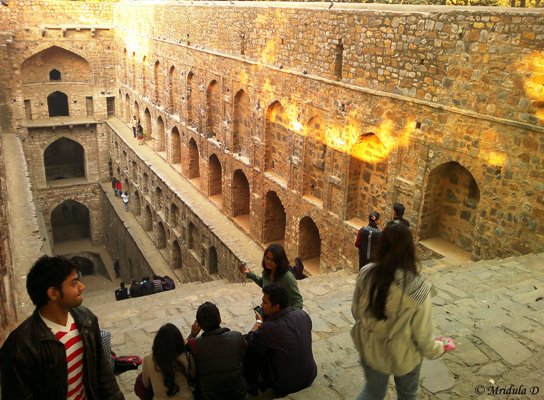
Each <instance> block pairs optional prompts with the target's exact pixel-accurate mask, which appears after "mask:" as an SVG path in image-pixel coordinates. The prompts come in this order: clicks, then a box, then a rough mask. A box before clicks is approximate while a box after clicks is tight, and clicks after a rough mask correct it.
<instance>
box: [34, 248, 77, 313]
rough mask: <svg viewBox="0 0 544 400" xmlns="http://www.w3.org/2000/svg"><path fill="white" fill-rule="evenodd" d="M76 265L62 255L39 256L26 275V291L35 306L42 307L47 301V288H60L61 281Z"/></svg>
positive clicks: (75, 268) (75, 269)
mask: <svg viewBox="0 0 544 400" xmlns="http://www.w3.org/2000/svg"><path fill="white" fill-rule="evenodd" d="M73 271H77V267H76V266H75V264H73V263H72V262H71V261H70V260H68V259H67V258H64V257H49V256H42V257H40V258H39V259H38V260H37V261H36V262H35V263H34V265H33V266H32V268H30V271H29V272H28V275H27V277H26V291H27V292H28V295H29V296H30V299H31V300H32V302H33V303H34V305H35V306H36V307H42V306H44V305H46V304H47V302H48V301H49V296H48V295H47V290H48V289H49V288H50V287H55V288H57V289H58V290H61V289H62V282H64V281H65V280H66V278H68V276H70V274H71V273H72V272H73Z"/></svg>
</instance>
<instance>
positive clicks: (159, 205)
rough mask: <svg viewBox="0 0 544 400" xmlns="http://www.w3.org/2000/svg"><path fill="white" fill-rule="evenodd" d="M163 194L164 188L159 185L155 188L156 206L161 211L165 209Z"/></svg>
mask: <svg viewBox="0 0 544 400" xmlns="http://www.w3.org/2000/svg"><path fill="white" fill-rule="evenodd" d="M163 206H164V204H163V195H162V189H161V188H160V187H157V188H156V189H155V208H156V209H157V211H161V210H162V209H163Z"/></svg>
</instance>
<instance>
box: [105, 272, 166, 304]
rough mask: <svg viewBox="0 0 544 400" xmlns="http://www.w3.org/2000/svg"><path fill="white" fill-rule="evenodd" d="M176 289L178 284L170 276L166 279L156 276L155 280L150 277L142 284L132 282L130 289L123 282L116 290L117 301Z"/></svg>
mask: <svg viewBox="0 0 544 400" xmlns="http://www.w3.org/2000/svg"><path fill="white" fill-rule="evenodd" d="M175 288H176V283H175V282H174V280H173V279H172V278H170V277H169V276H168V275H165V276H164V277H161V276H158V275H154V276H153V279H149V277H148V276H145V277H143V278H142V281H141V282H138V281H136V279H133V280H132V283H131V285H130V287H129V288H127V287H126V286H125V282H121V283H120V284H119V287H118V288H117V289H115V300H117V301H119V300H125V299H128V298H130V297H141V296H147V295H150V294H154V293H159V292H164V291H166V290H173V289H175Z"/></svg>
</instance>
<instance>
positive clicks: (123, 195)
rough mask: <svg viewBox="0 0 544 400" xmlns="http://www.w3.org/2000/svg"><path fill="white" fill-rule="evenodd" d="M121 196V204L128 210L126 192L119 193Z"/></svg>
mask: <svg viewBox="0 0 544 400" xmlns="http://www.w3.org/2000/svg"><path fill="white" fill-rule="evenodd" d="M121 198H122V199H123V204H124V205H125V211H128V192H124V193H123V194H122V195H121Z"/></svg>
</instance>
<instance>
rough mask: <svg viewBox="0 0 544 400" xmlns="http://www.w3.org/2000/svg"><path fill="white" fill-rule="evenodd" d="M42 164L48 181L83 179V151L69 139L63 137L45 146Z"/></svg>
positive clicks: (81, 147)
mask: <svg viewBox="0 0 544 400" xmlns="http://www.w3.org/2000/svg"><path fill="white" fill-rule="evenodd" d="M43 163H44V166H45V179H46V180H48V181H52V180H57V179H69V178H81V177H83V178H84V177H85V150H84V149H83V146H81V145H80V144H79V143H77V142H75V141H73V140H71V139H68V138H64V137H63V138H60V139H58V140H55V141H54V142H53V143H51V144H50V145H49V146H47V148H46V149H45V151H44V153H43Z"/></svg>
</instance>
